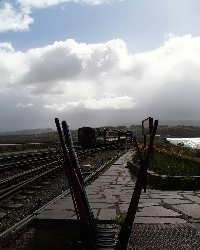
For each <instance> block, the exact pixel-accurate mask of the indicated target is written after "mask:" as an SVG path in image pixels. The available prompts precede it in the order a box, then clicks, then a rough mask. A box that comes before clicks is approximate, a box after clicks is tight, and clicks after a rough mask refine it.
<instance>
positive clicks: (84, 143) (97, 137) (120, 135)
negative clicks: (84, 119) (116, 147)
mask: <svg viewBox="0 0 200 250" xmlns="http://www.w3.org/2000/svg"><path fill="white" fill-rule="evenodd" d="M132 139H133V133H132V131H128V130H127V131H120V130H116V129H108V128H104V129H99V128H91V127H82V128H79V129H78V144H79V145H80V146H81V147H82V148H84V149H86V148H93V147H99V146H104V145H110V144H125V143H130V142H132Z"/></svg>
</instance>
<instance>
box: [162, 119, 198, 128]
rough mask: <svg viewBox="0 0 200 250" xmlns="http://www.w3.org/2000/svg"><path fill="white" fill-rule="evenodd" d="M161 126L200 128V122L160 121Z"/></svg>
mask: <svg viewBox="0 0 200 250" xmlns="http://www.w3.org/2000/svg"><path fill="white" fill-rule="evenodd" d="M159 124H160V125H168V126H178V125H180V126H194V127H200V120H177V121H176V120H159Z"/></svg>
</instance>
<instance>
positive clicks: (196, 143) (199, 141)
mask: <svg viewBox="0 0 200 250" xmlns="http://www.w3.org/2000/svg"><path fill="white" fill-rule="evenodd" d="M167 140H168V141H169V142H171V143H172V144H175V145H177V144H179V143H181V144H183V146H184V147H190V148H197V149H200V137H197V138H167Z"/></svg>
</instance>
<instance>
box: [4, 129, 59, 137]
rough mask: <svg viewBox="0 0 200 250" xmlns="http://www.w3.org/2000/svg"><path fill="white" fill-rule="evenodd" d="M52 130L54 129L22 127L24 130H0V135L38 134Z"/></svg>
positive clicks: (51, 131)
mask: <svg viewBox="0 0 200 250" xmlns="http://www.w3.org/2000/svg"><path fill="white" fill-rule="evenodd" d="M53 132H55V131H54V130H53V129H51V128H36V129H24V130H17V131H6V132H0V136H8V135H13V136H16V135H39V134H46V133H53Z"/></svg>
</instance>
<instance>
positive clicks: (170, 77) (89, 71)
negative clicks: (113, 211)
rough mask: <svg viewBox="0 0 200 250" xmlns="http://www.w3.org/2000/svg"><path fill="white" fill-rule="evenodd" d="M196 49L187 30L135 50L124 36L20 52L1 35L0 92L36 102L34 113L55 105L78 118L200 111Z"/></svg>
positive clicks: (199, 40)
mask: <svg viewBox="0 0 200 250" xmlns="http://www.w3.org/2000/svg"><path fill="white" fill-rule="evenodd" d="M199 51H200V37H199V36H191V35H185V36H170V37H169V38H168V39H167V40H166V41H165V43H164V44H163V45H162V46H160V47H159V48H157V49H154V50H150V51H145V52H143V53H135V54H134V53H131V52H130V51H129V50H128V48H127V46H126V43H125V42H124V41H123V40H121V39H115V40H111V41H108V42H105V43H96V44H86V43H78V42H77V41H75V40H73V39H67V40H65V41H59V42H58V41H57V42H54V43H53V44H50V45H47V46H45V47H41V48H33V49H30V50H27V51H25V52H22V51H15V50H14V48H13V47H12V45H11V44H9V43H3V44H0V75H1V82H0V94H1V95H7V97H6V98H5V100H4V102H5V103H9V105H11V103H13V102H14V100H15V99H16V101H15V105H14V104H13V105H14V106H15V107H16V105H17V103H21V104H23V105H26V103H28V104H33V106H32V107H31V109H29V110H34V112H35V113H34V114H35V117H36V116H37V115H36V114H37V112H39V113H40V116H41V119H47V117H48V115H49V116H51V115H53V114H56V113H57V112H58V113H59V114H60V115H63V116H64V115H65V117H69V118H70V117H71V119H72V120H73V121H76V122H74V123H73V124H75V125H78V124H80V123H81V121H82V120H84V121H85V122H87V123H88V124H89V123H91V124H94V123H95V124H97V123H98V122H99V123H103V122H104V123H105V122H106V121H109V122H110V123H112V121H113V122H116V121H118V122H119V123H120V122H122V121H129V122H131V121H135V120H141V119H142V118H143V117H144V116H149V115H156V116H157V117H159V118H161V119H167V120H170V119H176V120H184V119H185V120H186V119H187V120H189V119H199V118H198V116H199V106H200V99H199V93H200V57H199ZM13 93H15V94H13ZM13 96H14V97H15V98H13ZM1 99H2V98H1ZM2 100H3V99H2ZM11 100H12V102H11ZM23 105H21V107H22V106H23ZM5 106H6V105H5ZM18 108H19V106H18ZM31 112H33V111H29V113H28V114H27V113H26V115H31ZM44 114H45V115H44ZM23 115H25V114H22V116H23ZM86 118H87V119H86Z"/></svg>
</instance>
